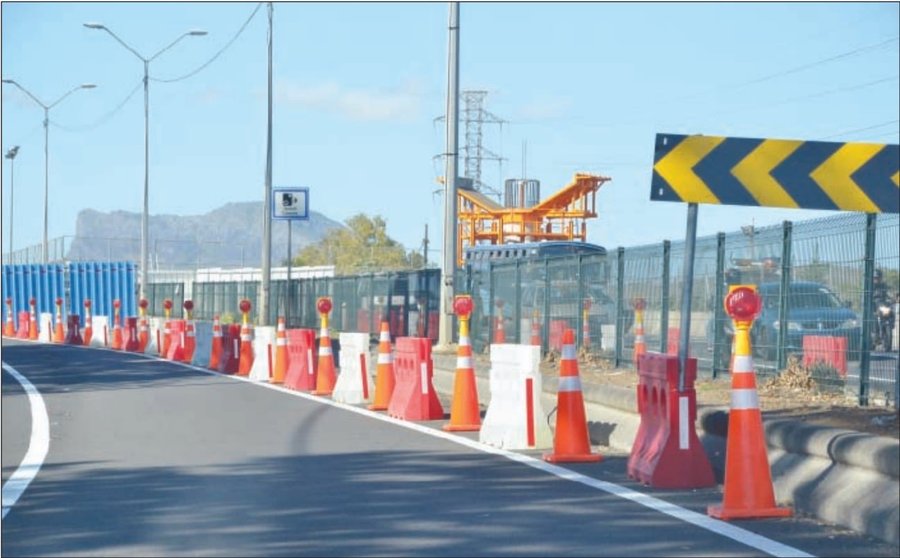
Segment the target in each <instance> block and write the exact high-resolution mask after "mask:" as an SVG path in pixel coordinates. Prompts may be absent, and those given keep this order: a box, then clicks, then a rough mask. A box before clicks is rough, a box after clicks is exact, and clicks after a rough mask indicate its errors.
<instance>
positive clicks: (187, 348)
mask: <svg viewBox="0 0 900 558" xmlns="http://www.w3.org/2000/svg"><path fill="white" fill-rule="evenodd" d="M184 310H185V312H186V313H187V316H186V318H187V319H186V320H185V324H184V360H183V362H187V363H190V362H191V361H192V360H193V359H194V351H195V350H196V349H197V336H196V333H194V316H193V311H194V302H193V301H192V300H185V301H184Z"/></svg>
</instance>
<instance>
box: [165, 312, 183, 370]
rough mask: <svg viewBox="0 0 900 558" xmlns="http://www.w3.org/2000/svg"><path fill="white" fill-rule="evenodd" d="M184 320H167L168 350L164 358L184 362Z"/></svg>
mask: <svg viewBox="0 0 900 558" xmlns="http://www.w3.org/2000/svg"><path fill="white" fill-rule="evenodd" d="M184 326H185V322H184V320H171V321H170V322H169V352H167V353H166V358H167V359H169V360H174V361H177V362H184V343H185V340H184Z"/></svg>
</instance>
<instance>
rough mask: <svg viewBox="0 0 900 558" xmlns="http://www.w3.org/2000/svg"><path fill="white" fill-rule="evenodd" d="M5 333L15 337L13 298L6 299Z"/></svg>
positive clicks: (7, 335)
mask: <svg viewBox="0 0 900 558" xmlns="http://www.w3.org/2000/svg"><path fill="white" fill-rule="evenodd" d="M3 335H4V336H6V337H15V335H16V325H15V323H13V311H12V299H11V298H7V299H6V327H4V328H3Z"/></svg>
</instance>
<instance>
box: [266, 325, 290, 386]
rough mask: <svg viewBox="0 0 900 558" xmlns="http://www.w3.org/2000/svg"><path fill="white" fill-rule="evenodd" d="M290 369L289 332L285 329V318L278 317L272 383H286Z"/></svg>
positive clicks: (270, 380)
mask: <svg viewBox="0 0 900 558" xmlns="http://www.w3.org/2000/svg"><path fill="white" fill-rule="evenodd" d="M287 367H288V349H287V332H286V331H285V329H284V317H282V316H279V317H278V327H277V328H276V329H275V366H274V367H273V370H272V377H271V378H270V379H269V382H270V383H273V384H282V383H284V376H285V374H287Z"/></svg>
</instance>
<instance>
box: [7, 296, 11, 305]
mask: <svg viewBox="0 0 900 558" xmlns="http://www.w3.org/2000/svg"><path fill="white" fill-rule="evenodd" d="M6 304H7V305H10V304H12V299H11V298H9V297H6Z"/></svg>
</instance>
